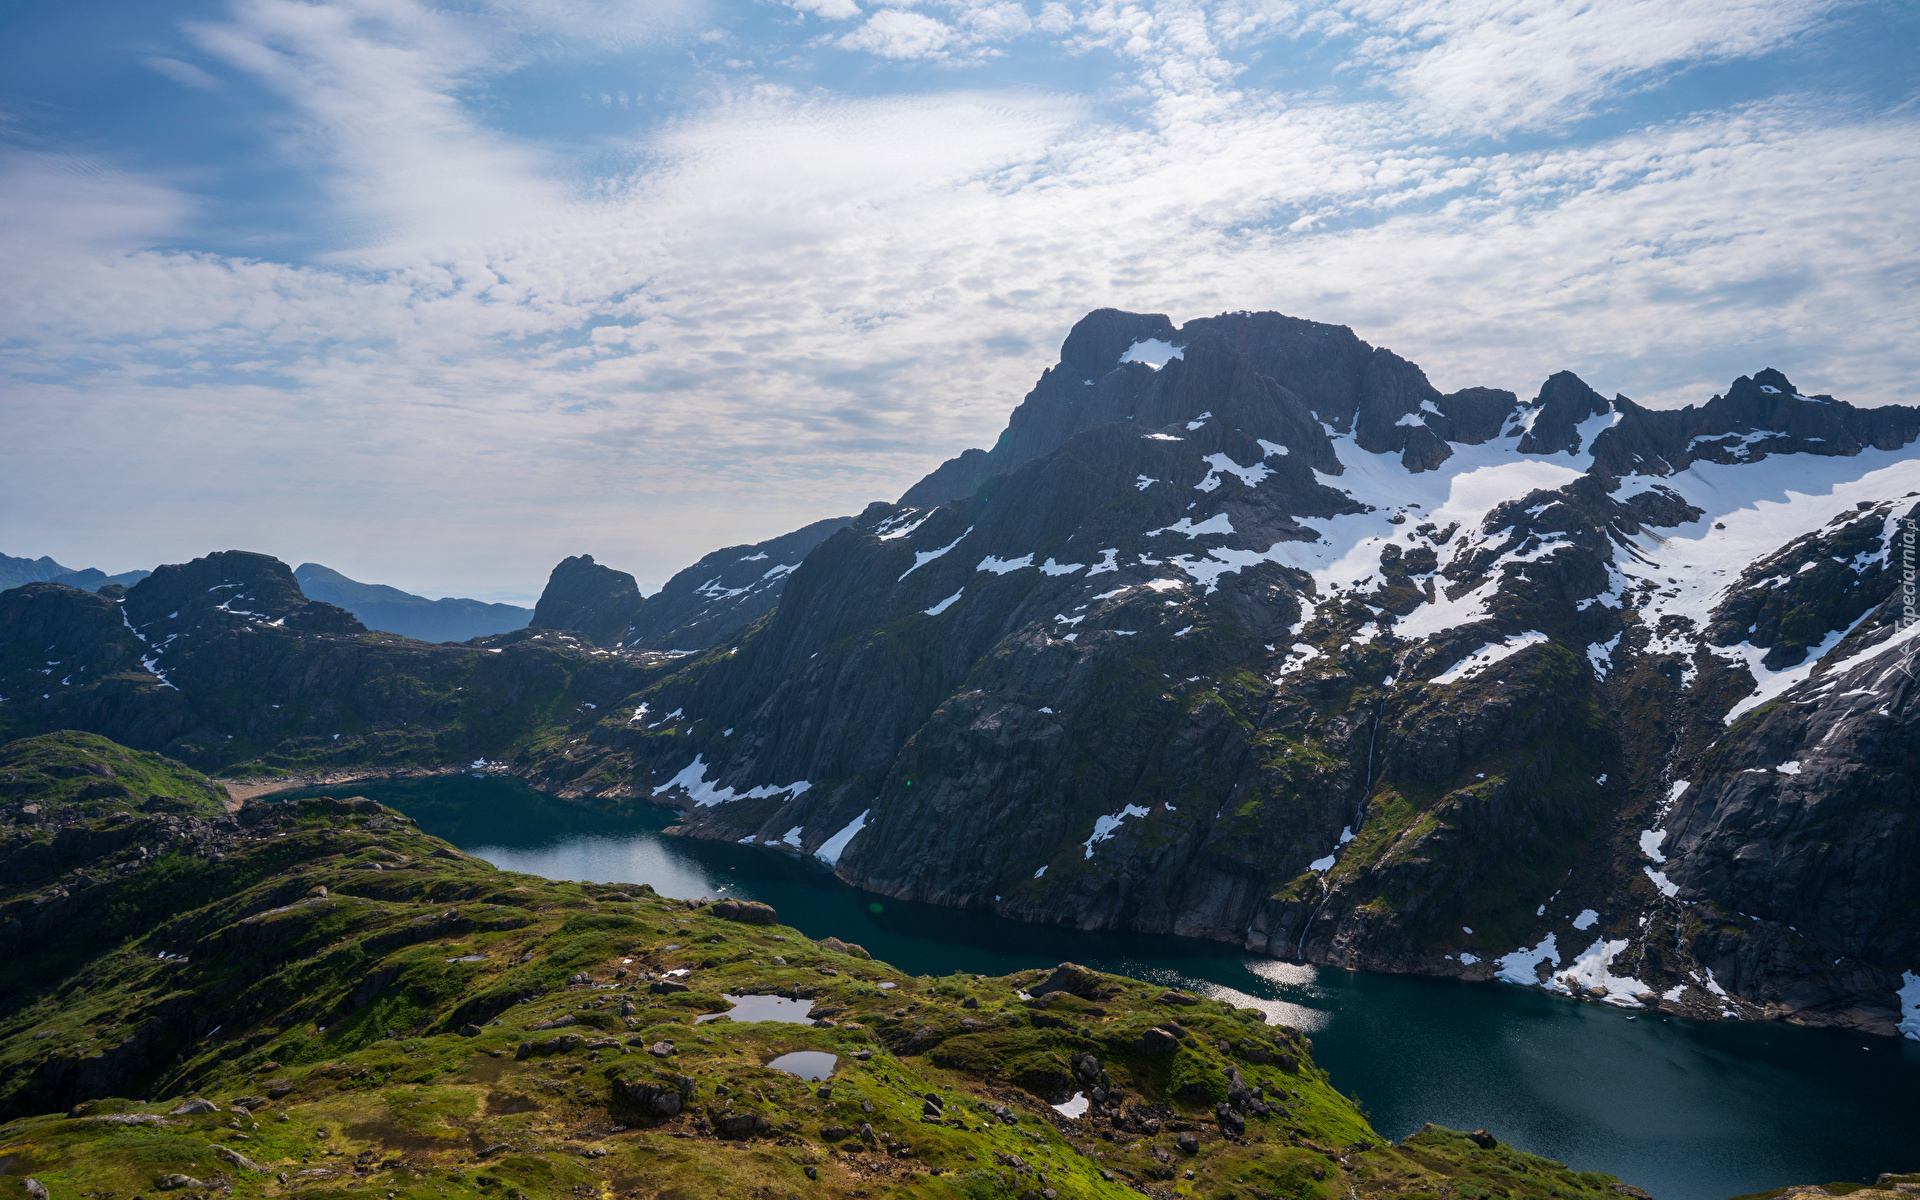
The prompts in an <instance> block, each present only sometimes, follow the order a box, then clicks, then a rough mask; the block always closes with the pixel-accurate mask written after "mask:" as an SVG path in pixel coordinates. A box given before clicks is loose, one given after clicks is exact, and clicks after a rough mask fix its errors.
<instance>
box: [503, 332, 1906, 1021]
mask: <svg viewBox="0 0 1920 1200" xmlns="http://www.w3.org/2000/svg"><path fill="white" fill-rule="evenodd" d="M1129 339H1131V340H1129ZM1148 342H1158V343H1159V345H1154V346H1149V345H1146V344H1145V343H1148ZM1102 356H1104V358H1103V357H1102ZM1142 359H1154V360H1157V361H1159V362H1160V363H1162V364H1163V365H1160V366H1157V367H1156V366H1154V365H1151V363H1150V362H1147V361H1141V360H1142ZM1916 433H1920V411H1916V410H1915V409H1913V408H1910V407H1887V408H1879V409H1871V410H1862V409H1856V408H1854V407H1852V406H1850V405H1847V404H1845V403H1842V402H1839V401H1836V400H1834V399H1832V398H1831V397H1828V396H1805V395H1802V394H1801V393H1800V392H1799V391H1798V389H1797V388H1796V387H1795V386H1794V385H1793V383H1792V382H1791V381H1790V380H1788V379H1787V378H1786V377H1785V376H1784V375H1782V374H1780V373H1779V372H1777V371H1771V370H1768V371H1761V372H1758V373H1756V374H1755V375H1753V376H1751V377H1743V378H1741V379H1739V380H1737V381H1736V382H1735V383H1734V384H1733V386H1732V387H1731V388H1730V389H1729V390H1728V391H1727V392H1726V393H1725V394H1723V395H1719V396H1715V397H1713V398H1712V399H1711V400H1709V401H1708V402H1706V403H1704V404H1701V405H1698V406H1693V407H1689V408H1685V409H1681V410H1677V411H1654V410H1649V409H1646V408H1644V407H1642V406H1640V405H1637V404H1635V403H1634V402H1633V401H1631V400H1629V399H1627V398H1626V397H1615V398H1614V399H1612V400H1608V399H1606V398H1604V397H1602V396H1601V395H1599V394H1598V393H1596V392H1594V391H1593V390H1592V389H1591V388H1589V387H1588V386H1587V385H1586V384H1585V383H1583V382H1582V381H1580V380H1579V379H1578V378H1576V377H1575V376H1573V375H1571V374H1566V373H1562V374H1558V375H1555V376H1553V377H1552V378H1550V379H1548V380H1546V381H1545V382H1544V383H1543V385H1542V386H1541V387H1540V389H1539V391H1538V393H1537V394H1536V395H1535V396H1534V397H1533V398H1532V399H1531V400H1528V401H1524V402H1523V401H1522V400H1520V399H1519V398H1518V397H1516V396H1515V395H1513V394H1512V393H1509V392H1504V391H1499V390H1495V389H1486V388H1469V389H1465V390H1462V391H1456V392H1452V393H1445V394H1443V393H1441V392H1440V391H1438V390H1437V389H1435V388H1434V387H1432V386H1431V384H1429V383H1428V381H1427V380H1426V378H1425V376H1424V374H1423V373H1422V372H1420V370H1419V369H1418V368H1417V367H1416V366H1414V365H1413V364H1411V363H1408V362H1406V361H1405V360H1403V359H1401V358H1399V357H1398V356H1396V355H1394V354H1392V353H1391V352H1390V351H1387V350H1384V349H1379V348H1375V347H1371V346H1369V345H1367V344H1366V343H1365V342H1362V341H1361V340H1359V339H1358V338H1356V337H1355V336H1354V335H1353V334H1352V333H1351V332H1350V331H1348V330H1346V329H1344V328H1339V327H1334V326H1326V325H1319V324H1316V323H1313V322H1308V321H1301V320H1297V319H1293V318H1287V317H1282V316H1279V315H1278V314H1231V315H1227V316H1223V317H1217V318H1211V319H1205V320H1198V321H1193V322H1189V323H1188V324H1187V325H1185V326H1182V327H1181V328H1179V329H1178V330H1173V329H1171V327H1170V326H1168V325H1167V324H1166V323H1165V322H1164V318H1160V317H1155V316H1139V315H1134V314H1119V313H1112V312H1101V313H1095V314H1093V315H1092V316H1091V317H1089V318H1088V319H1087V321H1085V322H1083V323H1082V325H1081V326H1080V327H1076V329H1075V331H1074V333H1073V334H1072V335H1070V336H1069V338H1068V339H1067V348H1066V349H1065V350H1063V353H1062V362H1061V364H1060V365H1059V366H1057V367H1055V368H1053V369H1051V370H1049V371H1048V372H1047V374H1046V375H1045V376H1043V377H1042V380H1041V382H1040V384H1039V385H1037V386H1036V387H1035V389H1034V391H1033V392H1032V393H1031V394H1029V396H1028V397H1027V398H1026V400H1025V401H1024V402H1023V403H1022V405H1021V406H1020V407H1019V408H1018V409H1016V410H1015V413H1014V416H1013V419H1012V420H1011V421H1010V422H1009V425H1008V430H1007V433H1006V434H1005V435H1003V436H1002V438H1001V439H1000V440H999V442H998V443H997V444H996V447H995V449H994V450H993V451H990V452H983V453H984V454H985V460H986V463H987V469H983V470H980V471H975V472H974V475H973V477H972V479H971V481H970V486H971V489H972V490H970V491H964V490H963V488H962V484H963V483H966V482H967V481H964V480H958V479H957V477H956V476H957V472H956V469H955V467H954V465H953V464H952V463H949V464H947V465H946V466H943V467H942V468H941V469H940V470H939V471H936V472H935V473H934V474H933V475H932V476H929V479H928V480H927V481H923V485H919V486H917V487H916V489H915V490H913V491H910V492H909V493H908V497H909V498H910V499H919V498H923V496H922V494H923V493H930V494H926V495H924V498H925V499H926V500H927V501H928V502H927V503H925V504H901V505H887V504H876V505H874V506H871V507H869V508H868V509H867V510H866V511H865V512H864V513H862V514H861V516H860V517H859V518H857V519H856V520H855V521H854V523H853V524H852V525H850V526H848V527H847V528H845V529H842V530H841V531H839V532H838V533H836V534H834V535H833V536H832V537H830V538H828V539H827V540H826V541H824V542H822V543H821V544H820V545H819V546H818V547H817V548H816V549H815V550H814V551H813V552H812V553H811V554H809V555H808V556H807V558H806V559H805V561H804V562H803V563H802V564H801V566H800V567H799V568H798V569H797V570H795V571H794V572H793V573H792V574H791V575H790V576H788V577H787V579H786V588H785V591H784V593H783V595H782V598H781V602H780V605H779V607H778V609H777V610H775V612H774V613H773V615H772V616H771V617H770V618H769V619H768V620H767V621H766V622H764V623H763V624H761V625H759V626H756V627H754V628H752V629H751V630H748V631H746V632H745V633H743V634H742V635H741V636H739V637H738V638H736V639H734V641H733V643H732V644H730V645H728V646H726V647H725V650H726V651H727V652H726V653H718V654H709V655H705V656H701V657H698V658H694V659H690V660H686V661H685V662H684V663H682V664H681V665H679V666H678V668H677V669H675V670H673V671H671V672H668V673H666V674H663V675H661V676H659V677H658V680H657V682H654V683H652V684H651V685H650V686H649V687H648V688H646V689H645V690H643V691H642V692H641V693H639V694H638V695H637V696H635V697H633V698H632V700H630V701H629V702H628V703H627V704H626V705H625V706H623V707H621V708H620V709H618V710H616V711H614V712H612V713H609V714H606V715H605V716H604V717H602V718H601V720H600V721H599V722H598V724H597V727H596V728H595V729H594V730H593V731H592V732H591V734H589V735H587V736H586V738H585V739H584V741H583V742H582V743H581V744H579V745H575V746H571V747H570V748H569V751H568V754H567V755H566V758H565V760H564V762H562V761H559V760H558V759H555V758H551V757H548V758H543V757H542V756H540V755H538V754H534V755H529V756H527V757H526V758H525V759H523V760H522V763H521V767H522V769H523V770H525V771H527V772H528V774H529V775H530V777H531V778H533V779H535V780H536V781H540V782H542V783H543V784H544V785H545V786H548V787H556V788H560V789H562V790H569V789H570V790H572V791H574V792H577V793H597V794H602V795H606V794H631V795H640V796H648V797H658V798H660V799H663V800H672V801H673V802H675V803H677V804H679V805H681V806H683V807H684V808H685V810H686V817H685V820H684V821H683V823H682V824H681V825H680V826H679V827H678V829H679V831H680V832H682V833H684V834H687V835H689V836H698V837H708V838H716V839H720V838H724V839H726V840H728V841H733V842H739V841H755V842H761V843H768V844H772V843H781V842H784V843H788V844H794V845H798V846H800V847H802V848H803V849H804V850H806V851H808V852H811V853H815V854H818V855H820V856H822V857H824V858H826V859H828V860H829V861H831V862H833V863H834V865H835V868H836V870H837V872H838V873H839V875H840V876H841V877H842V878H844V879H846V880H848V881H849V882H852V883H855V884H857V885H859V886H862V887H865V888H869V889H873V890H876V891H880V892H883V893H886V894H889V895H893V896H898V897H903V898H912V899H918V900H926V901H932V902H937V903H944V904H952V905H958V906H968V907H981V908H991V909H993V910H995V911H997V912H1000V913H1002V914H1005V915H1008V916H1013V917H1018V918H1023V919H1027V920H1034V921H1051V922H1065V923H1070V924H1075V925H1079V926H1082V927H1087V928H1127V929H1138V930H1143V931H1155V932H1174V933H1182V934H1189V935H1195V936H1203V937H1211V938H1217V939H1220V940H1225V941H1230V942H1234V943H1236V944H1241V945H1244V946H1246V947H1247V948H1248V949H1249V950H1252V951H1255V952H1259V953H1265V954H1270V955H1273V956H1276V957H1282V958H1303V959H1306V960H1309V961H1314V962H1320V963H1329V964H1335V965H1342V966H1351V967H1363V968H1367V969H1372V970H1383V971H1407V972H1420V973H1426V974H1436V975H1452V976H1457V977H1461V978H1468V979H1487V978H1494V977H1500V978H1505V979H1509V980H1512V981H1514V982H1517V983H1524V984H1527V985H1535V986H1543V987H1547V988H1549V989H1552V990H1556V991H1561V992H1578V993H1579V994H1582V995H1586V996H1589V997H1591V998H1596V999H1604V1000H1605V1001H1606V1002H1610V1003H1616V1004H1622V1005H1626V1006H1630V1007H1631V1006H1642V1005H1644V1006H1650V1007H1661V1008H1667V1009H1671V1010H1673V1011H1678V1012H1683V1013H1690V1014H1695V1015H1700V1016H1707V1017H1714V1016H1722V1015H1727V1016H1748V1017H1758V1016H1777V1017H1786V1018H1789V1019H1793V1020H1797V1021H1802V1022H1807V1023H1814V1024H1834V1025H1841V1026H1845V1027H1848V1028H1854V1029H1860V1030H1864V1031H1871V1032H1877V1033H1882V1034H1892V1033H1895V1032H1896V1031H1897V1029H1898V1027H1899V1026H1900V1025H1901V1024H1902V1022H1903V1020H1905V1021H1908V1022H1909V1023H1910V1024H1911V1026H1912V1028H1913V1029H1914V1031H1915V1033H1916V1034H1917V1035H1920V1013H1917V1014H1916V1015H1915V1016H1913V1017H1905V1016H1903V1011H1902V1010H1903V1004H1902V994H1906V995H1907V996H1908V1001H1907V1003H1909V1004H1912V1005H1915V1006H1920V874H1917V872H1916V864H1920V853H1916V850H1920V801H1917V800H1916V797H1915V794H1914V778H1915V777H1914V774H1913V772H1912V769H1911V765H1910V763H1909V761H1908V758H1907V755H1908V753H1909V750H1908V749H1907V748H1908V747H1911V746H1912V745H1914V744H1916V740H1920V739H1917V738H1916V733H1917V732H1920V730H1917V729H1916V713H1915V698H1916V689H1915V688H1914V686H1913V683H1912V680H1911V679H1910V678H1909V675H1908V673H1907V669H1906V668H1907V666H1909V665H1911V660H1910V651H1911V646H1912V635H1913V631H1914V629H1916V628H1920V626H1915V625H1909V624H1903V619H1902V601H1901V600H1900V593H1899V590H1898V589H1897V587H1896V583H1897V580H1898V574H1899V572H1898V569H1897V564H1895V563H1894V560H1893V555H1894V554H1895V553H1896V552H1898V551H1897V547H1896V543H1900V544H1904V543H1901V539H1902V538H1904V537H1906V536H1909V534H1908V533H1906V532H1903V531H1910V530H1911V529H1912V525H1913V520H1914V511H1915V497H1916V496H1920V459H1916V456H1915V454H1914V452H1913V446H1912V443H1913V440H1914V438H1915V435H1916ZM996 456H998V457H996ZM996 466H1005V467H1006V468H1007V469H1006V470H1005V471H1004V472H997V471H995V470H993V469H991V468H994V467H996ZM936 484H937V485H938V486H937V487H936V486H935V485H936ZM943 496H950V497H951V498H947V499H941V497H943Z"/></svg>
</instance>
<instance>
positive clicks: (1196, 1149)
mask: <svg viewBox="0 0 1920 1200" xmlns="http://www.w3.org/2000/svg"><path fill="white" fill-rule="evenodd" d="M1175 1141H1176V1143H1177V1144H1178V1145H1179V1147H1180V1153H1182V1154H1198V1153H1200V1139H1199V1138H1197V1137H1195V1136H1193V1135H1192V1134H1191V1133H1183V1134H1181V1135H1180V1136H1179V1137H1178V1138H1177V1139H1175Z"/></svg>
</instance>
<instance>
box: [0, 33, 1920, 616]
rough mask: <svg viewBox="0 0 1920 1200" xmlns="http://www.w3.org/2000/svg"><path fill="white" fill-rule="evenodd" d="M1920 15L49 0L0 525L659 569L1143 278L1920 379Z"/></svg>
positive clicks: (523, 580) (1214, 300) (928, 448)
mask: <svg viewBox="0 0 1920 1200" xmlns="http://www.w3.org/2000/svg"><path fill="white" fill-rule="evenodd" d="M1917 49H1920V8H1916V6H1915V5H1914V4H1913V3H1911V2H1909V0H1899V2H1888V0H1880V2H1876V3H1851V4H1849V3H1815V2H1809V0H1572V2H1564V3H1556V2H1553V0H1299V2H1297V3H1295V2H1290V0H1222V2H1219V3H1207V2H1204V0H1159V2H1153V0H1138V2H1131V0H785V2H775V0H455V2H446V3H437V4H436V3H429V2H426V0H179V2H174V3H168V4H154V3H152V2H151V0H89V2H88V3H85V4H11V5H7V6H6V7H5V9H4V16H0V262H4V263H5V264H6V269H5V272H4V276H0V278H4V280H5V286H4V287H0V428H4V433H5V436H4V438H0V512H3V514H4V521H0V532H3V533H4V539H3V542H0V552H4V553H8V554H14V555H28V556H38V555H41V554H50V555H52V556H53V557H55V558H57V559H59V560H60V561H61V562H63V563H65V564H67V565H68V566H72V567H84V566H98V567H101V568H103V569H106V570H108V571H122V570H127V569H130V568H133V567H150V566H152V565H154V564H155V563H156V562H169V561H180V560H183V559H185V558H189V557H192V556H194V555H197V554H202V553H205V552H206V551H208V550H213V549H223V548H228V547H243V548H248V549H257V550H264V551H268V552H270V553H274V554H277V555H279V556H280V557H282V558H284V559H286V560H287V561H288V562H289V563H298V562H301V561H306V560H310V559H311V560H316V561H319V562H323V563H326V564H328V565H329V566H332V567H335V568H336V569H339V570H342V571H345V572H346V573H347V574H349V575H352V576H355V577H356V578H361V579H367V580H372V581H379V582H389V583H393V584H396V585H399V586H402V587H406V588H409V589H410V590H416V591H422V592H425V593H427V594H430V595H442V594H449V593H452V594H475V593H480V592H485V591H490V590H495V589H508V590H512V589H523V588H530V587H531V588H537V586H538V584H539V583H540V582H541V581H542V580H543V579H544V578H545V575H546V572H547V570H548V569H549V568H550V567H551V566H552V564H553V563H554V562H555V561H557V560H558V559H559V558H560V557H562V556H564V555H568V554H576V553H580V552H583V551H584V552H591V553H593V554H594V555H595V556H596V557H598V558H599V559H600V560H601V561H603V562H608V563H611V564H613V565H615V566H619V567H622V568H624V569H627V570H630V571H633V572H634V573H635V574H636V575H637V576H638V577H639V578H640V579H641V581H642V583H643V584H644V585H646V586H647V587H648V588H649V589H651V588H652V587H654V586H657V585H658V584H659V583H660V582H661V581H663V580H664V579H665V578H666V577H667V576H668V575H670V574H671V573H672V572H673V571H675V570H677V569H678V568H680V567H682V566H684V565H686V564H687V563H689V562H691V561H692V560H693V559H694V558H696V557H698V556H699V555H700V554H702V553H704V552H706V551H707V550H710V549H713V548H715V547H717V546H720V545H725V544H729V543H734V542H744V541H753V540H758V539H760V538H764V537H767V536H771V535H773V534H776V533H780V532H783V531H785V530H787V529H790V528H793V527H795V526H797V525H800V524H803V523H805V522H807V521H810V520H813V519H815V518H818V517H822V516H828V515H833V514H836V513H848V512H854V511H857V510H858V509H859V508H860V507H861V506H862V505H864V504H865V503H866V502H867V501H869V500H873V499H891V498H893V497H895V496H897V495H898V494H899V493H900V492H901V491H902V490H903V489H904V488H905V487H906V486H907V485H908V484H909V483H911V482H912V481H913V480H914V479H916V478H918V477H919V476H920V475H921V474H922V473H924V472H925V471H926V470H928V469H930V468H931V467H932V466H934V465H936V464H937V463H938V462H939V461H940V460H942V459H944V458H946V457H948V456H949V455H951V454H954V453H957V452H958V451H959V450H960V449H962V448H964V447H966V446H969V445H987V444H990V443H991V440H992V438H993V437H994V435H995V434H996V433H997V431H998V429H999V428H1000V426H1001V424H1002V422H1003V421H1004V418H1005V414H1006V412H1007V410H1008V409H1009V408H1010V407H1011V406H1012V405H1013V404H1015V403H1017V402H1018V400H1019V398H1020V396H1021V395H1022V394H1023V393H1024V392H1025V391H1026V389H1027V388H1028V387H1029V386H1030V385H1031V383H1032V381H1033V380H1034V379H1035V378H1036V377H1037V376H1038V375H1039V373H1040V371H1041V370H1042V369H1043V368H1044V367H1046V366H1047V365H1049V364H1050V363H1051V362H1052V361H1053V360H1054V357H1055V355H1056V353H1057V351H1058V348H1059V343H1060V339H1061V338H1062V336H1063V335H1064V334H1065V332H1066V330H1067V329H1068V328H1069V327H1070V326H1071V325H1072V323H1073V321H1074V320H1075V319H1077V318H1078V317H1079V316H1080V315H1081V314H1083V313H1084V312H1086V311H1087V310H1088V309H1091V308H1096V307H1100V306H1105V305H1112V306H1117V307H1122V308H1131V309H1135V310H1139V311H1148V312H1165V313H1167V314H1169V315H1170V316H1172V317H1173V318H1174V320H1175V321H1184V320H1187V319H1189V318H1191V317H1195V316H1203V315H1209V314H1212V313H1216V312H1220V311H1225V310H1231V309H1243V308H1251V309H1268V308H1271V309H1278V310H1281V311H1284V312H1287V313H1291V314H1294V315H1298V316H1305V317H1312V318H1315V319H1318V320H1323V321H1333V322H1339V323H1343V324H1347V325H1350V326H1352V327H1353V328H1354V330H1355V331H1356V332H1357V333H1358V334H1359V335H1360V336H1361V337H1363V338H1366V339H1367V340H1369V341H1371V342H1373V343H1375V344H1376V345H1385V346H1390V347H1392V348H1393V349H1395V350H1397V351H1398V352H1400V353H1401V354H1403V355H1405V356H1407V357H1409V358H1411V359H1413V360H1414V361H1416V362H1418V363H1420V364H1421V365H1422V366H1424V367H1425V368H1426V370H1427V372H1428V375H1429V376H1430V377H1431V378H1432V380H1433V381H1434V382H1435V384H1437V385H1438V386H1440V387H1441V388H1443V389H1447V390H1451V389H1454V388H1458V387H1464V386H1468V385H1472V384H1486V385H1492V386H1503V387H1509V388H1512V389H1514V390H1515V391H1519V392H1522V393H1524V394H1528V395H1531V394H1532V391H1533V390H1534V389H1535V388H1537V386H1538V384H1539V381H1540V380H1541V379H1542V378H1543V377H1544V376H1546V375H1547V374H1548V373H1550V372H1552V371H1555V370H1558V369H1562V368H1571V369H1573V370H1576V371H1578V372H1580V374H1581V375H1582V376H1583V377H1585V378H1586V379H1587V380H1588V381H1589V382H1590V383H1592V384H1593V385H1594V386H1596V387H1598V388H1600V389H1601V390H1602V391H1605V392H1608V393H1612V392H1614V391H1623V392H1625V393H1627V394H1628V395H1631V396H1633V397H1635V398H1636V399H1640V400H1642V401H1644V402H1650V403H1656V404H1681V403H1686V402H1689V401H1695V400H1700V399H1704V398H1705V397H1706V396H1708V395H1710V394H1711V393H1712V392H1714V391H1716V390H1719V389H1720V388H1723V387H1724V386H1725V385H1726V383H1727V381H1728V380H1730V379H1731V378H1732V377H1733V376H1735V375H1737V374H1741V373H1747V372H1751V371H1753V370H1755V369H1758V368H1759V367H1762V366H1777V367H1780V368H1781V369H1783V370H1785V371H1787V373H1788V374H1789V375H1791V376H1792V377H1793V378H1794V379H1795V381H1796V382H1797V383H1799V384H1800V385H1801V387H1802V389H1803V390H1806V391H1825V392H1831V393H1833V394H1835V395H1838V396H1840V397H1842V398H1845V399H1850V400H1853V401H1855V402H1857V403H1869V404H1874V403H1892V402H1908V403H1911V402H1914V399H1915V397H1914V395H1913V393H1914V391H1915V387H1914V382H1913V381H1914V379H1915V376H1916V366H1920V349H1917V347H1920V337H1917V336H1916V335H1920V307H1917V304H1916V297H1920V247H1917V246H1916V236H1917V235H1916V233H1915V224H1916V221H1915V218H1916V209H1917V208H1920V205H1917V204H1916V202H1915V199H1914V198H1915V197H1916V196H1920V113H1916V111H1915V100H1916V94H1917V91H1920V89H1917V88H1916V84H1915V79H1916V76H1915V73H1914V71H1913V68H1912V63H1913V61H1914V59H1915V52H1916V50H1917Z"/></svg>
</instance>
